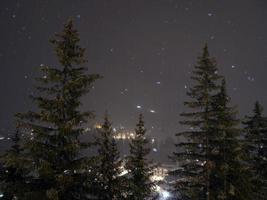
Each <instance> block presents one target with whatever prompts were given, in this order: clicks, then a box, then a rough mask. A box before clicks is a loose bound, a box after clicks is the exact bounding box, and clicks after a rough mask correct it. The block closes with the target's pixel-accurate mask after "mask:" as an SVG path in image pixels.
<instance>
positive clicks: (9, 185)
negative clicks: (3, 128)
mask: <svg viewBox="0 0 267 200" xmlns="http://www.w3.org/2000/svg"><path fill="white" fill-rule="evenodd" d="M11 139H12V142H13V145H12V146H11V149H9V150H7V151H6V152H5V154H4V155H3V156H2V157H1V161H2V164H3V174H2V175H1V188H0V191H1V190H2V192H3V199H6V200H11V199H14V198H18V199H22V198H23V196H24V193H25V192H27V191H28V190H29V187H27V184H25V183H26V176H25V174H27V173H28V172H29V171H28V169H26V168H25V166H26V164H27V160H26V159H25V158H24V155H23V153H24V149H23V148H22V141H21V135H20V132H19V130H18V129H17V130H16V133H15V134H14V136H13V137H12V138H11Z"/></svg>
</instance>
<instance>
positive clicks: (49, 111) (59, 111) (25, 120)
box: [17, 20, 100, 200]
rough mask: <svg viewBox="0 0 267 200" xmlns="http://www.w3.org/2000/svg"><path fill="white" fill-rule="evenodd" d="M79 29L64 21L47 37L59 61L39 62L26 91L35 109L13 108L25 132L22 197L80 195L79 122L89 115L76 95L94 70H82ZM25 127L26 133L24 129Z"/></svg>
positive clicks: (83, 174) (83, 162)
mask: <svg viewBox="0 0 267 200" xmlns="http://www.w3.org/2000/svg"><path fill="white" fill-rule="evenodd" d="M79 41H80V39H79V34H78V32H77V30H75V29H74V28H73V23H72V20H69V21H68V22H67V23H66V24H65V26H64V30H63V32H62V33H59V34H56V38H55V39H53V40H51V43H52V44H53V45H54V47H55V52H56V55H57V58H58V61H59V64H60V66H58V67H48V66H41V70H42V72H43V76H42V77H41V78H38V79H37V80H38V83H39V84H38V86H37V93H36V95H35V96H31V98H32V100H33V102H34V103H35V104H36V105H37V109H36V111H29V112H27V113H19V114H18V115H17V116H18V118H19V121H20V125H21V126H23V127H24V128H25V129H26V132H25V133H28V137H27V140H26V143H25V145H24V148H25V152H26V155H27V159H28V160H30V165H28V166H27V167H28V168H29V169H30V173H28V174H27V176H28V177H30V178H31V179H30V181H29V184H30V185H31V186H32V188H31V191H32V192H30V193H29V194H25V199H36V197H38V199H53V200H57V199H58V200H59V199H64V200H68V199H72V200H73V199H86V195H87V192H86V190H87V186H88V185H87V170H86V167H87V166H88V165H90V159H89V158H88V157H87V156H85V155H83V154H82V153H81V151H82V150H83V149H86V148H88V143H85V142H82V141H81V140H80V138H79V137H80V136H81V135H82V134H83V132H84V129H83V127H82V124H84V123H85V122H86V121H87V120H88V119H89V118H90V117H92V116H93V113H92V112H91V111H88V112H81V111H80V110H79V107H80V105H81V97H82V96H83V95H85V94H86V93H87V92H88V91H89V90H90V88H91V87H92V86H93V84H94V82H95V80H97V79H98V78H100V76H99V75H98V74H90V75H87V74H86V68H85V67H83V64H84V63H85V62H86V60H85V58H84V52H85V49H84V48H81V47H80V46H79V44H78V43H79ZM29 132H30V133H29Z"/></svg>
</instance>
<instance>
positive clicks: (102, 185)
mask: <svg viewBox="0 0 267 200" xmlns="http://www.w3.org/2000/svg"><path fill="white" fill-rule="evenodd" d="M98 132H99V136H98V138H97V145H98V156H97V160H98V165H97V168H96V169H95V170H96V171H97V176H96V177H97V181H96V183H97V187H96V190H97V196H98V198H99V199H110V200H116V199H118V200H119V199H125V197H126V191H125V189H124V188H125V180H126V179H124V177H121V176H120V174H121V173H122V168H121V167H122V160H121V158H120V152H119V150H118V147H117V144H116V141H115V139H114V132H113V130H112V127H111V123H110V122H109V119H108V116H107V114H106V115H105V120H104V123H103V125H102V126H101V129H99V131H98Z"/></svg>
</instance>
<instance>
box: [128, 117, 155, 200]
mask: <svg viewBox="0 0 267 200" xmlns="http://www.w3.org/2000/svg"><path fill="white" fill-rule="evenodd" d="M135 133H136V135H135V137H134V138H133V139H131V142H130V155H129V157H128V161H127V164H126V169H127V170H128V172H129V180H128V184H129V190H128V198H127V199H129V200H144V199H146V198H149V197H150V196H151V195H152V192H153V187H154V183H153V182H152V181H151V180H150V177H151V175H152V167H151V165H150V163H149V161H148V160H147V157H146V156H147V155H148V154H149V152H150V148H149V147H148V140H147V139H146V135H145V133H146V129H145V127H144V121H143V116H142V114H140V116H139V122H138V124H137V127H136V129H135Z"/></svg>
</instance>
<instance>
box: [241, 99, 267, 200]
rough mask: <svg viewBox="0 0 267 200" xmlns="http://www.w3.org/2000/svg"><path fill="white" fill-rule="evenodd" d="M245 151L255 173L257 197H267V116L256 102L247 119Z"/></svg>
mask: <svg viewBox="0 0 267 200" xmlns="http://www.w3.org/2000/svg"><path fill="white" fill-rule="evenodd" d="M243 124H244V125H245V128H244V130H245V149H244V150H245V153H246V155H247V156H248V158H247V159H248V160H247V161H248V167H249V169H250V171H251V172H252V174H253V179H252V183H253V185H254V186H255V187H254V190H253V196H254V197H255V199H259V200H261V199H266V196H267V118H266V117H265V116H263V108H262V106H261V105H260V104H259V102H256V103H255V105H254V110H253V114H252V116H246V119H245V121H244V122H243Z"/></svg>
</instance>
